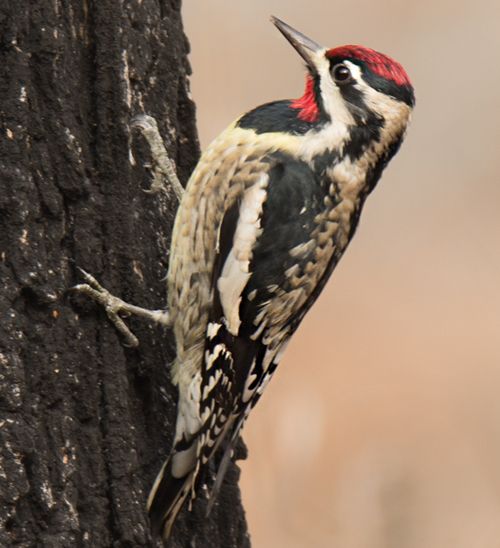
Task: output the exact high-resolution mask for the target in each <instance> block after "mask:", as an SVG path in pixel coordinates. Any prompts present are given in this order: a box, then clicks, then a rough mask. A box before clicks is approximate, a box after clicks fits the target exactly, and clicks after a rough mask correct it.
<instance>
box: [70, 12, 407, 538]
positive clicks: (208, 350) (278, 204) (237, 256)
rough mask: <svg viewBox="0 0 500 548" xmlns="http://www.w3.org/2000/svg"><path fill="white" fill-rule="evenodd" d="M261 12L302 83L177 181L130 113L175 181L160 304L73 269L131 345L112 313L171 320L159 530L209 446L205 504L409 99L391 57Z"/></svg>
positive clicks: (355, 214) (343, 241)
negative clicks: (174, 403) (168, 432)
mask: <svg viewBox="0 0 500 548" xmlns="http://www.w3.org/2000/svg"><path fill="white" fill-rule="evenodd" d="M271 19H272V21H273V23H274V24H275V25H276V27H277V28H278V29H279V30H280V31H281V33H282V34H283V35H284V36H285V38H286V39H287V40H288V41H289V42H290V44H291V45H292V46H293V47H294V48H295V50H296V51H297V52H298V53H299V55H300V56H301V57H302V58H303V60H304V61H305V64H306V68H307V74H306V87H305V92H304V94H303V95H302V97H300V98H299V99H295V100H282V101H273V102H271V103H267V104H265V105H262V106H260V107H258V108H255V109H253V110H251V111H250V112H247V113H246V114H244V115H243V116H241V117H240V118H238V119H237V120H236V121H235V122H234V123H233V124H231V125H230V126H229V127H228V128H227V129H226V130H225V131H224V132H223V133H222V134H221V135H219V137H217V138H216V139H215V141H214V142H213V143H212V144H211V145H210V146H209V147H208V149H207V150H206V152H205V153H204V154H203V155H202V157H201V159H200V161H199V163H198V165H197V166H196V168H195V170H194V172H193V174H192V175H191V178H190V179H189V181H188V184H187V186H186V189H185V191H184V192H183V193H182V187H181V185H180V183H179V182H178V180H177V178H176V175H175V171H174V168H173V166H172V163H171V162H170V160H169V159H168V157H167V154H166V151H165V150H164V148H163V147H162V145H161V138H160V137H159V133H158V129H157V126H156V122H155V121H154V120H153V119H152V118H150V117H148V116H140V117H139V118H138V119H137V120H136V122H135V123H136V125H137V127H139V128H140V129H141V131H142V132H143V134H144V136H145V137H146V139H147V140H148V142H149V143H150V145H151V149H152V152H154V151H157V153H156V156H157V158H156V160H157V164H158V169H157V171H158V173H160V172H161V173H162V174H166V175H167V176H168V177H169V179H171V184H172V189H173V190H174V191H175V192H176V194H177V195H181V193H182V198H181V201H180V205H179V208H178V211H177V215H176V218H175V223H174V229H173V234H172V244H171V250H170V262H169V271H168V277H167V286H168V310H167V311H161V310H155V311H150V310H146V309H143V308H140V307H137V306H135V305H130V304H128V303H125V302H124V301H122V300H120V299H118V298H117V297H114V296H113V295H111V294H110V293H109V292H108V291H106V290H105V289H104V288H103V287H101V286H100V285H99V284H98V282H97V281H96V280H95V279H94V278H93V277H92V276H91V275H90V274H87V273H86V272H84V271H82V273H83V275H84V277H85V279H86V281H87V282H88V283H87V284H83V285H78V286H76V287H75V289H77V290H79V291H82V292H83V293H85V294H87V295H89V296H91V297H92V298H94V299H95V300H97V301H98V302H100V303H101V304H102V305H104V306H105V309H106V312H107V314H108V316H109V318H110V319H111V320H112V321H113V323H114V324H115V325H116V327H117V328H118V330H119V331H120V332H121V333H122V334H123V336H124V337H125V338H126V340H127V341H128V342H129V344H130V345H136V344H137V339H136V338H135V336H133V335H132V334H131V333H130V331H129V330H128V328H127V327H126V326H125V324H124V322H123V321H122V320H121V318H120V317H119V316H118V312H120V311H122V312H126V313H132V314H137V315H140V316H142V317H146V318H149V319H150V320H152V321H155V322H158V323H161V324H163V325H168V326H169V327H171V328H172V329H173V333H174V337H175V342H176V358H175V361H174V363H173V365H172V371H171V376H172V381H173V383H174V384H175V385H176V386H177V387H178V392H179V399H178V413H177V422H176V430H175V437H174V444H173V449H172V451H171V454H170V456H169V458H168V459H167V461H166V462H165V464H164V465H163V467H162V469H161V471H160V472H159V474H158V476H157V478H156V480H155V482H154V485H153V487H152V489H151V493H150V495H149V498H148V504H147V506H148V511H149V515H150V521H151V526H152V530H153V532H154V533H155V534H158V535H159V534H162V536H163V537H164V538H166V537H168V536H169V534H170V531H171V528H172V525H173V523H174V521H175V518H176V516H177V514H178V513H179V511H180V509H181V507H182V505H183V503H184V501H185V500H186V499H187V498H188V496H189V495H190V494H191V497H192V498H194V496H195V494H196V490H197V487H198V486H199V483H200V472H201V471H202V470H203V469H205V468H206V466H207V463H208V462H209V461H210V459H211V458H212V457H213V455H214V453H215V452H216V450H217V449H218V448H219V447H221V449H222V448H223V449H224V456H223V457H222V459H221V462H220V464H219V468H218V472H217V476H216V480H215V484H214V487H213V491H212V498H211V501H210V502H211V503H212V502H213V500H214V496H215V493H216V492H217V490H218V488H219V486H220V483H221V481H222V478H223V476H224V471H225V468H226V467H227V464H228V462H229V460H230V458H231V455H232V449H233V446H234V444H235V442H236V440H237V438H238V435H239V433H240V431H241V428H242V426H243V424H244V422H245V420H246V418H247V416H248V414H249V413H250V411H251V409H252V408H253V407H254V406H255V404H256V403H257V401H258V400H259V398H260V396H261V395H262V393H263V391H264V389H265V387H266V386H267V384H268V382H269V381H270V379H271V377H272V376H273V373H274V371H275V370H276V367H277V365H278V363H279V362H280V360H281V358H282V356H283V353H284V351H285V349H286V346H287V344H288V342H289V341H290V338H291V336H292V335H293V333H294V332H295V330H296V329H297V327H298V326H299V324H300V322H301V321H302V319H303V318H304V315H305V314H306V313H307V311H308V310H309V309H310V308H311V306H312V305H313V303H314V302H315V300H316V299H317V298H318V295H319V294H320V293H321V291H322V290H323V288H324V286H325V284H326V282H327V280H328V278H329V277H330V275H331V273H332V271H333V269H334V268H335V266H336V265H337V263H338V262H339V260H340V258H341V257H342V254H343V253H344V251H345V249H346V248H347V245H348V244H349V242H350V241H351V239H352V237H353V235H354V232H355V230H356V227H357V225H358V222H359V217H360V215H361V210H362V208H363V205H364V202H365V200H366V198H367V196H368V195H369V194H370V192H371V191H372V190H373V189H374V187H375V185H376V184H377V181H378V180H379V179H380V176H381V174H382V171H383V170H384V168H385V166H386V165H387V163H388V162H389V160H390V159H391V158H392V157H393V156H394V154H395V153H396V152H397V150H398V149H399V147H400V145H401V142H402V141H403V138H404V135H405V132H406V128H407V125H408V122H409V120H410V114H411V111H412V109H413V106H414V103H415V98H414V92H413V88H412V85H411V83H410V80H409V78H408V76H407V74H406V72H405V70H404V69H403V67H402V66H401V65H400V64H399V63H397V62H396V61H394V60H393V59H391V58H390V57H387V56H386V55H384V54H382V53H378V52H376V51H374V50H372V49H369V48H366V47H363V46H353V45H349V46H341V47H336V48H332V49H328V48H325V47H322V46H320V45H319V44H317V43H316V42H314V41H313V40H311V39H310V38H307V37H306V36H304V35H303V34H302V33H300V32H298V31H297V30H295V29H293V28H292V27H291V26H289V25H287V24H286V23H284V22H283V21H280V20H279V19H277V18H274V17H273V18H271ZM158 141H159V142H160V144H158ZM158 151H159V152H158ZM153 156H155V154H153ZM155 184H156V183H155Z"/></svg>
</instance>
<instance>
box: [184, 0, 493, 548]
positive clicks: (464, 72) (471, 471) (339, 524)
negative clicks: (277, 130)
mask: <svg viewBox="0 0 500 548" xmlns="http://www.w3.org/2000/svg"><path fill="white" fill-rule="evenodd" d="M499 6H500V5H499V4H498V2H497V1H493V0H491V1H488V0H479V1H476V2H470V3H464V2H451V1H446V0H438V1H430V0H424V1H420V2H397V1H377V2H372V1H368V0H366V1H353V0H335V2H333V1H328V2H327V1H325V0H308V1H307V2H300V1H298V0H267V1H263V0H259V1H253V2H250V1H247V2H241V1H239V2H237V1H233V2H230V1H222V0H210V1H206V2H200V1H194V0H186V1H185V4H184V19H185V24H186V28H187V33H188V35H189V38H190V40H191V44H192V55H191V62H192V66H193V70H194V75H193V78H192V91H193V96H194V99H195V101H196V103H197V105H198V122H199V128H200V135H201V140H202V145H203V146H206V145H207V144H208V142H209V141H210V140H211V139H212V138H213V137H214V136H215V135H216V134H217V133H218V132H220V131H221V130H222V129H223V128H224V127H225V126H226V125H227V124H228V123H229V122H231V121H232V120H233V119H234V118H235V117H236V116H238V115H239V114H240V113H241V112H243V111H245V110H248V109H249V108H251V107H254V106H256V105H258V104H260V103H262V102H266V101H269V100H273V99H280V98H290V97H297V96H299V95H301V92H302V86H303V69H302V67H301V62H300V60H299V58H298V56H297V55H296V53H295V52H294V51H293V50H292V49H291V48H290V46H289V45H288V44H287V43H286V42H285V40H284V39H283V38H282V37H281V35H280V34H279V33H278V32H277V31H276V30H275V29H274V28H273V26H272V25H271V24H270V23H269V22H268V17H269V15H270V14H271V13H273V14H275V15H277V16H279V17H281V18H283V19H284V20H285V21H287V22H288V23H290V24H291V25H293V26H295V27H296V28H298V29H299V30H301V31H303V32H304V33H305V34H307V35H310V36H311V37H312V38H313V39H315V40H317V41H318V42H321V43H323V44H325V45H327V46H336V45H342V44H344V43H360V44H364V45H367V46H370V47H373V48H375V49H378V50H380V51H383V52H385V53H388V54H389V55H392V56H394V57H395V58H396V59H397V60H399V61H400V62H401V63H402V64H403V65H404V66H405V67H406V69H407V71H408V73H409V75H410V77H411V79H412V81H413V83H414V85H415V88H416V93H417V108H416V111H415V114H414V118H413V124H412V126H411V128H410V132H409V134H408V137H407V140H406V142H405V144H404V146H403V148H402V150H401V152H400V154H399V155H398V156H397V157H396V159H395V160H394V161H393V162H392V163H391V165H390V168H389V169H388V170H387V171H386V173H385V175H384V177H383V179H382V181H381V183H380V184H379V187H378V188H377V190H376V192H375V193H374V194H373V195H372V197H371V198H370V199H369V201H368V204H367V207H366V209H365V212H364V215H363V218H362V221H361V226H360V229H359V231H358V233H357V235H356V238H355V239H354V242H353V244H352V245H351V247H350V249H349V251H348V252H347V254H346V256H345V257H344V260H343V261H342V262H341V264H340V266H339V267H338V268H337V270H336V272H335V274H334V276H333V278H332V280H331V281H330V283H329V285H328V287H327V289H326V290H325V292H324V294H323V295H322V297H321V298H320V300H319V302H318V303H317V304H316V305H315V307H314V309H313V310H312V312H311V313H310V314H309V316H308V317H307V319H306V321H305V322H304V324H303V325H302V327H301V329H300V330H299V332H298V333H297V335H296V337H295V340H294V342H293V343H292V345H291V346H290V347H289V350H288V352H287V354H286V356H285V359H284V361H283V362H282V364H281V366H280V368H279V369H278V373H277V374H276V376H275V379H274V380H273V382H272V383H271V385H270V387H269V388H268V389H267V392H266V395H265V396H264V398H263V400H262V402H261V403H260V404H259V406H258V408H257V409H256V410H255V411H254V413H253V415H252V417H251V419H250V420H249V423H248V426H247V427H246V429H245V439H246V442H247V443H248V445H249V448H250V458H249V460H248V462H246V463H244V464H243V480H242V486H243V495H244V499H245V503H246V508H247V512H248V519H249V525H250V530H251V532H252V537H253V542H254V546H255V547H256V548H271V547H272V548H281V547H289V548H302V547H312V548H324V547H325V548H326V547H334V548H416V547H419V548H447V547H450V548H461V547H463V548H497V547H499V546H500V398H499V394H500V348H499V339H500V321H499V320H500V290H499V286H500V245H499V244H500V215H499V208H500V205H499V204H500V107H499V87H500V68H499V67H500V7H499Z"/></svg>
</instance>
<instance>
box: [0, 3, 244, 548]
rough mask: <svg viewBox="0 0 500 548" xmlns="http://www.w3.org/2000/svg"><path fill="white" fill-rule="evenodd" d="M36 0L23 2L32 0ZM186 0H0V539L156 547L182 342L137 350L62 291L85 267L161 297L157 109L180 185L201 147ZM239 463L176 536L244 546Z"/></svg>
mask: <svg viewBox="0 0 500 548" xmlns="http://www.w3.org/2000/svg"><path fill="white" fill-rule="evenodd" d="M28 5H29V9H28V7H27V6H28ZM188 47H189V46H188V43H187V40H186V38H185V36H184V34H183V30H182V22H181V15H180V2H179V1H178V0H128V1H127V0H121V1H119V0H69V1H67V2H62V1H61V0H31V1H30V2H29V3H28V2H27V3H24V2H18V1H17V0H11V1H9V0H0V125H1V127H0V280H1V287H2V289H1V293H0V436H1V445H0V545H1V546H14V545H15V546H46V547H60V546H68V547H70V546H71V547H73V546H92V547H100V546H134V547H135V546H154V545H156V544H155V541H153V540H152V539H151V536H150V533H149V524H148V519H147V515H146V511H145V501H146V498H147V494H148V491H149V489H150V487H151V485H152V482H153V479H154V477H155V476H156V474H157V472H158V471H159V469H160V466H161V464H162V461H163V459H164V458H165V456H166V455H167V453H168V451H169V449H170V446H171V443H172V439H173V426H174V421H175V415H176V391H175V389H174V388H173V387H172V385H171V384H170V379H169V375H168V364H169V363H170V362H171V360H172V357H173V348H174V347H173V341H172V336H171V334H170V333H168V332H164V331H162V330H161V328H159V327H157V326H154V325H149V324H147V323H144V321H141V320H135V319H133V318H131V319H130V320H129V325H130V326H131V328H132V330H133V331H134V333H135V334H136V335H137V336H138V338H139V340H140V346H139V348H138V349H136V350H132V349H128V348H125V347H124V346H123V344H122V342H123V341H122V340H121V339H120V336H119V335H118V334H117V332H116V330H115V329H114V327H113V326H112V325H111V324H110V323H109V322H108V321H107V319H106V316H105V314H104V313H103V311H102V310H101V309H100V308H99V307H98V306H96V305H94V304H93V303H92V302H91V301H89V300H88V299H87V298H85V297H83V296H76V297H75V296H69V295H68V291H67V290H68V288H70V287H71V286H73V285H75V284H76V283H79V282H81V281H82V279H81V276H80V275H79V273H78V270H77V268H76V267H77V266H79V267H82V268H84V269H85V270H87V271H89V272H91V273H92V274H94V275H95V276H96V277H97V278H98V280H99V281H101V282H102V284H103V285H104V286H105V287H106V288H107V289H109V290H110V291H111V292H112V293H114V294H115V295H119V296H121V297H122V298H123V299H125V300H127V301H129V302H133V303H136V304H139V305H141V306H144V307H147V308H161V307H163V306H164V305H165V302H166V296H165V285H164V282H163V281H162V280H164V278H165V274H166V271H167V264H168V249H169V242H170V233H171V228H172V222H173V218H174V212H175V209H176V206H177V201H176V198H175V195H174V194H173V193H171V194H169V195H166V194H161V193H160V194H154V195H153V194H148V193H147V192H145V189H147V188H148V186H149V184H150V182H151V181H150V179H151V176H150V173H149V171H148V169H147V167H145V165H146V162H147V160H148V155H149V149H148V146H147V144H146V143H145V141H144V140H143V139H142V137H140V136H139V135H137V134H136V132H132V131H131V129H130V120H131V118H132V117H133V116H134V115H136V114H139V113H143V112H144V113H147V114H150V115H151V116H153V117H155V118H156V120H157V121H158V124H159V128H160V132H161V134H162V135H163V137H164V138H166V142H167V149H168V152H169V154H170V157H171V158H172V159H174V160H175V162H176V165H177V172H178V175H179V178H180V180H181V181H182V182H183V183H185V181H186V180H187V178H188V176H189V173H190V171H191V170H192V168H193V167H194V165H195V163H196V160H197V157H198V154H199V150H198V141H197V136H196V128H195V122H194V105H193V103H192V102H191V100H190V99H189V92H188V85H189V84H188V74H189V70H190V69H189V65H188V62H187V59H186V54H187V52H188ZM238 475H239V474H238V469H237V467H236V466H233V467H232V468H231V470H230V471H229V473H228V476H227V478H226V481H225V485H224V487H223V490H222V493H221V494H220V496H219V500H218V503H217V504H216V506H215V508H214V510H213V512H212V514H211V515H210V517H209V518H205V517H204V508H203V506H204V502H203V501H199V502H195V504H194V510H193V512H188V511H187V510H185V511H184V512H183V513H182V514H181V516H180V518H179V520H178V524H176V527H175V529H174V534H173V538H172V541H171V542H170V544H169V545H170V546H176V547H178V546H198V547H201V548H210V547H214V548H215V547H217V548H223V547H243V546H249V540H248V536H247V533H246V524H245V518H244V513H243V509H242V506H241V501H240V495H239V490H238V487H237V481H238Z"/></svg>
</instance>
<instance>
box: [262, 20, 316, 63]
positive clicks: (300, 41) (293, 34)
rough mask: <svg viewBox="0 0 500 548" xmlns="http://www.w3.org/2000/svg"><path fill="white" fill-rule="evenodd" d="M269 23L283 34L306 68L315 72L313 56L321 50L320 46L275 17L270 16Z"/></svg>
mask: <svg viewBox="0 0 500 548" xmlns="http://www.w3.org/2000/svg"><path fill="white" fill-rule="evenodd" d="M271 21H272V22H273V23H274V25H276V27H277V28H278V30H279V31H280V32H281V34H283V36H284V37H285V38H286V39H287V40H288V41H289V42H290V44H292V46H293V47H294V48H295V49H296V50H297V53H298V54H299V55H300V56H301V57H302V59H304V61H305V62H306V63H307V66H308V67H309V68H310V69H312V70H314V71H316V64H315V62H314V54H315V53H317V52H318V51H321V50H323V49H324V48H323V46H320V45H319V44H317V43H316V42H314V40H311V39H310V38H308V37H307V36H305V35H304V34H302V33H301V32H299V31H298V30H295V29H294V28H293V27H291V26H290V25H287V24H286V23H285V22H283V21H281V20H280V19H278V18H277V17H274V16H273V15H271Z"/></svg>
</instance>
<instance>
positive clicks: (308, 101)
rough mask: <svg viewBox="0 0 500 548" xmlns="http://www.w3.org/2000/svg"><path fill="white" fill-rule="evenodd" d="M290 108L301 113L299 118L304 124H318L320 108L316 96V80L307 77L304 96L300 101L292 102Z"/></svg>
mask: <svg viewBox="0 0 500 548" xmlns="http://www.w3.org/2000/svg"><path fill="white" fill-rule="evenodd" d="M290 107H291V108H295V109H297V110H298V111H299V113H298V114H297V116H298V117H299V118H300V119H301V120H303V121H304V122H316V121H317V120H318V118H319V108H318V103H317V102H316V95H315V94H314V79H313V77H312V76H310V75H308V76H307V80H306V89H305V91H304V95H302V97H300V99H295V100H294V101H292V102H291V103H290Z"/></svg>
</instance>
